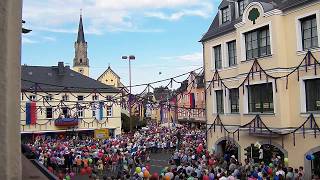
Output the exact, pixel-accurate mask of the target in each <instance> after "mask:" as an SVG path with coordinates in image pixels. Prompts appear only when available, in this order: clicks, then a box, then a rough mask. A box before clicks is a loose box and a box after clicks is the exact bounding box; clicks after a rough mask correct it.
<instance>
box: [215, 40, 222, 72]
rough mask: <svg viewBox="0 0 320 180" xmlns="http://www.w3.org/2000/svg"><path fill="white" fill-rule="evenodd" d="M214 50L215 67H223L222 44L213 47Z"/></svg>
mask: <svg viewBox="0 0 320 180" xmlns="http://www.w3.org/2000/svg"><path fill="white" fill-rule="evenodd" d="M213 51H214V67H215V69H221V68H222V59H221V45H219V46H216V47H214V48H213Z"/></svg>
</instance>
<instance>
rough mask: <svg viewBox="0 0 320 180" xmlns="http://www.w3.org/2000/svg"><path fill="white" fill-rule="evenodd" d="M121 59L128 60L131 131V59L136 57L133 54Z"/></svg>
mask: <svg viewBox="0 0 320 180" xmlns="http://www.w3.org/2000/svg"><path fill="white" fill-rule="evenodd" d="M122 59H123V60H128V61H129V119H130V132H132V119H131V60H135V59H136V57H135V56H133V55H130V56H122Z"/></svg>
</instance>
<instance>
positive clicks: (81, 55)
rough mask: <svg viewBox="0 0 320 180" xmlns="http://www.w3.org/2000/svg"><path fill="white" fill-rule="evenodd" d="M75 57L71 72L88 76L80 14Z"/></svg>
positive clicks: (85, 43)
mask: <svg viewBox="0 0 320 180" xmlns="http://www.w3.org/2000/svg"><path fill="white" fill-rule="evenodd" d="M74 48H75V56H74V59H73V70H74V71H77V72H79V73H81V74H83V75H86V76H89V59H88V57H87V48H88V46H87V42H86V41H85V39H84V32H83V24H82V14H81V13H80V21H79V29H78V37H77V41H76V42H75V43H74Z"/></svg>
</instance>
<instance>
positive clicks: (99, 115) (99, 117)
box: [95, 102, 104, 121]
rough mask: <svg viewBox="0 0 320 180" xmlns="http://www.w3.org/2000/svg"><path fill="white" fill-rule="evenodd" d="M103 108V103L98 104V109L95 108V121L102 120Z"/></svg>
mask: <svg viewBox="0 0 320 180" xmlns="http://www.w3.org/2000/svg"><path fill="white" fill-rule="evenodd" d="M103 107H104V103H103V102H99V107H98V108H96V110H95V111H96V119H97V120H100V121H101V120H102V119H103Z"/></svg>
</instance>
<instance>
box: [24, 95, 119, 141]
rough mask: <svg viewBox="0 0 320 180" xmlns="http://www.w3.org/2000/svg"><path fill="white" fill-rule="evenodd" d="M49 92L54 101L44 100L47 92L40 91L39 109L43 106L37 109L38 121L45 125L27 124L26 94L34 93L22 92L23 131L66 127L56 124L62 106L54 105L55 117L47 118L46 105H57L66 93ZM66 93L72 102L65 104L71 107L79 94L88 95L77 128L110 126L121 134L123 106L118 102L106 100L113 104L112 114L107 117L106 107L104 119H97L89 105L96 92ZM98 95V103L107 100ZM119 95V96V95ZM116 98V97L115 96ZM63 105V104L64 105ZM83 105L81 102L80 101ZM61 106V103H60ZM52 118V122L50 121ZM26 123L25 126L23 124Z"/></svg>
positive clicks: (108, 103) (116, 132)
mask: <svg viewBox="0 0 320 180" xmlns="http://www.w3.org/2000/svg"><path fill="white" fill-rule="evenodd" d="M47 93H48V94H52V98H53V100H52V101H48V102H46V101H43V97H45V96H46V95H48V94H46V93H38V94H37V99H38V101H37V103H36V104H37V106H38V109H39V107H41V109H42V110H41V109H39V110H38V111H37V123H39V124H44V125H25V123H26V122H25V119H26V113H25V112H24V110H25V103H26V102H27V101H29V99H28V98H27V97H26V96H28V97H29V96H30V95H34V93H26V94H22V95H21V99H22V96H23V99H22V101H21V108H22V109H21V111H20V113H21V126H20V127H21V131H22V132H38V131H55V130H65V128H59V127H56V126H55V125H54V120H55V119H57V118H58V117H59V114H60V113H61V112H62V110H61V109H60V108H57V107H56V108H55V107H53V112H54V113H53V118H52V119H48V118H46V107H50V105H51V106H57V105H58V104H59V103H60V101H59V100H62V96H63V95H65V94H64V93H60V94H59V93H58V94H59V95H55V94H57V92H47ZM66 95H68V97H69V101H70V102H64V105H65V106H67V107H69V108H73V107H75V104H76V102H77V96H78V95H81V96H84V97H86V96H88V97H86V98H85V99H84V100H83V101H82V102H83V104H85V105H86V108H87V109H84V116H83V118H80V119H82V121H80V123H79V126H78V127H77V128H76V129H78V130H81V129H99V128H109V129H115V134H116V135H117V134H120V133H121V107H120V105H118V104H116V103H111V102H106V103H105V105H108V106H112V116H110V117H107V112H106V108H104V110H103V119H102V120H99V121H98V120H96V119H95V117H93V114H92V113H93V110H92V108H90V107H89V103H91V102H94V101H92V96H93V95H94V94H89V93H72V94H70V93H66ZM102 95H103V96H105V97H106V96H111V97H113V96H114V95H115V94H113V93H102ZM97 96H98V101H96V103H98V102H99V100H102V101H103V100H105V98H104V97H103V96H100V95H97ZM118 97H119V96H118ZM115 98H116V97H115ZM64 105H63V106H64ZM80 105H81V102H80ZM60 106H61V104H60ZM75 112H76V110H75V109H72V110H71V115H73V114H74V113H75ZM50 120H51V123H50ZM91 122H92V123H91ZM88 123H89V124H88ZM22 125H25V126H22Z"/></svg>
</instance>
